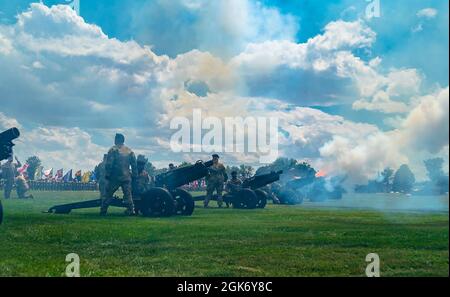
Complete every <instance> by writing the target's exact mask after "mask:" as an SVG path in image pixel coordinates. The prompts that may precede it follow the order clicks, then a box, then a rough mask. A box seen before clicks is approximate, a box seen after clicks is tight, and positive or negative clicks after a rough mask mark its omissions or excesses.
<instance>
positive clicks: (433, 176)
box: [423, 158, 445, 182]
mask: <svg viewBox="0 0 450 297" xmlns="http://www.w3.org/2000/svg"><path fill="white" fill-rule="evenodd" d="M423 163H424V164H425V168H426V169H427V174H428V177H429V178H430V181H432V182H437V181H438V180H440V179H441V178H442V177H443V176H444V175H445V174H444V170H443V169H442V168H443V166H444V159H442V158H434V159H429V160H425V161H424V162H423Z"/></svg>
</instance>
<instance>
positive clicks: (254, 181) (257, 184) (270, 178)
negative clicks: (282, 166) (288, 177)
mask: <svg viewBox="0 0 450 297" xmlns="http://www.w3.org/2000/svg"><path fill="white" fill-rule="evenodd" d="M282 174H283V171H282V170H280V171H278V172H271V173H267V174H262V175H256V176H253V177H251V178H249V179H247V180H245V181H244V183H243V184H242V187H243V188H250V189H252V190H256V189H259V188H262V187H265V186H267V185H269V184H271V183H274V182H276V181H279V180H280V175H282Z"/></svg>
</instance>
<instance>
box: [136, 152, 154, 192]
mask: <svg viewBox="0 0 450 297" xmlns="http://www.w3.org/2000/svg"><path fill="white" fill-rule="evenodd" d="M147 162H148V160H147V158H145V156H143V155H139V156H138V158H137V177H136V180H135V181H134V184H133V195H142V194H143V193H145V192H146V191H147V190H148V188H149V185H150V176H149V174H148V172H147V171H146V170H145V165H146V164H147Z"/></svg>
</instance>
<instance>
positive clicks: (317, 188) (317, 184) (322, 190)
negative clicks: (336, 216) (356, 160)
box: [275, 176, 345, 205]
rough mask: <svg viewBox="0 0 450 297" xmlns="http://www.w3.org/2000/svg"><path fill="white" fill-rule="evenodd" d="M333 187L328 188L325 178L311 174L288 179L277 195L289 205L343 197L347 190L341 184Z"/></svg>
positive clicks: (283, 202) (281, 201)
mask: <svg viewBox="0 0 450 297" xmlns="http://www.w3.org/2000/svg"><path fill="white" fill-rule="evenodd" d="M337 184H340V182H339V183H337ZM332 188H333V189H332V190H330V189H327V186H326V180H325V178H323V177H315V176H309V177H303V178H299V179H293V180H290V181H288V182H287V183H286V184H285V186H284V187H280V188H279V189H277V190H276V191H275V195H276V196H277V197H278V198H279V200H280V203H281V204H289V205H295V204H302V203H303V201H304V200H309V201H310V202H323V201H326V200H328V199H331V200H340V199H342V194H343V193H345V190H344V189H343V188H342V187H341V186H339V185H338V186H334V187H332Z"/></svg>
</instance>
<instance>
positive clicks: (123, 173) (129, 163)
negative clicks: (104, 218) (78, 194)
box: [100, 134, 137, 216]
mask: <svg viewBox="0 0 450 297" xmlns="http://www.w3.org/2000/svg"><path fill="white" fill-rule="evenodd" d="M114 143H115V145H114V146H113V147H112V148H111V149H110V150H109V152H108V155H107V157H106V164H105V177H106V188H105V194H104V195H103V197H102V206H101V210H100V214H101V215H106V213H107V211H108V206H109V204H110V203H111V201H112V199H113V195H114V193H115V192H116V191H117V190H118V189H119V188H122V192H123V200H124V201H125V203H126V204H127V210H126V212H125V213H126V214H127V215H130V216H131V215H134V214H135V212H134V203H133V198H132V194H131V181H132V179H133V178H136V175H137V168H136V156H135V155H134V153H133V151H132V150H131V149H130V148H128V147H127V146H125V145H124V143H125V136H123V135H122V134H116V137H115V140H114ZM130 168H131V171H130Z"/></svg>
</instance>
